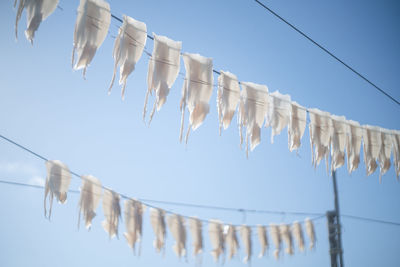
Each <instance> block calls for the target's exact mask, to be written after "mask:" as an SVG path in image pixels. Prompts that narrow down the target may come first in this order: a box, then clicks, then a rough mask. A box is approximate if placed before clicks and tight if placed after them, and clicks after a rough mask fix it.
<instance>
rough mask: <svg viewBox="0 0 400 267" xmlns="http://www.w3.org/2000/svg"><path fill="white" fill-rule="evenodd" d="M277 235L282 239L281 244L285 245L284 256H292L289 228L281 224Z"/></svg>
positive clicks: (291, 240) (291, 239)
mask: <svg viewBox="0 0 400 267" xmlns="http://www.w3.org/2000/svg"><path fill="white" fill-rule="evenodd" d="M279 233H280V235H281V237H282V240H283V242H285V244H286V249H285V251H286V254H289V255H293V238H292V233H291V232H290V227H289V225H287V224H281V225H280V226H279Z"/></svg>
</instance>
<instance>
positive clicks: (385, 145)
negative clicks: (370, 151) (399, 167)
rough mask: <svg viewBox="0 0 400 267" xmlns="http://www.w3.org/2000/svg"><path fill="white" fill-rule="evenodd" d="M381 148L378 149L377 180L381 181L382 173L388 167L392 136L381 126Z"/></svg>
mask: <svg viewBox="0 0 400 267" xmlns="http://www.w3.org/2000/svg"><path fill="white" fill-rule="evenodd" d="M380 131H381V142H382V145H381V150H380V151H379V155H378V161H379V168H380V173H379V182H381V181H382V175H384V174H385V173H386V172H387V171H388V170H389V168H390V155H391V154H392V136H391V133H390V132H389V131H388V130H386V129H383V128H381V129H380Z"/></svg>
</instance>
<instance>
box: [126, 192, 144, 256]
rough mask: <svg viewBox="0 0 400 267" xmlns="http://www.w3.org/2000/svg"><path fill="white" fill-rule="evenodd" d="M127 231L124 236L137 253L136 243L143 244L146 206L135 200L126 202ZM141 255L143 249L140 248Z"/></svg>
mask: <svg viewBox="0 0 400 267" xmlns="http://www.w3.org/2000/svg"><path fill="white" fill-rule="evenodd" d="M124 207H125V230H126V232H125V233H124V236H125V238H126V241H127V242H128V245H129V246H130V247H131V248H132V250H133V252H134V253H135V246H136V243H139V242H141V239H142V233H143V213H144V210H145V206H144V205H143V204H142V203H141V202H139V201H137V200H135V199H127V200H125V204H124ZM140 253H141V247H140V246H139V255H140Z"/></svg>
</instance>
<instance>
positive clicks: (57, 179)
mask: <svg viewBox="0 0 400 267" xmlns="http://www.w3.org/2000/svg"><path fill="white" fill-rule="evenodd" d="M46 169H47V178H46V184H45V196H44V207H45V216H48V218H50V216H51V209H52V203H53V198H54V197H56V199H57V200H58V202H60V203H65V201H66V200H67V193H68V190H69V185H70V182H71V173H70V171H69V169H68V167H67V166H66V165H65V164H63V163H62V162H60V161H58V160H51V161H47V162H46ZM81 178H82V186H81V188H80V200H79V219H78V226H79V222H80V220H81V215H82V216H83V220H84V221H85V226H86V228H90V227H91V225H92V220H93V218H94V217H95V216H96V210H97V208H98V206H99V204H100V200H101V197H102V198H103V203H102V204H103V205H102V206H103V213H104V217H105V220H104V221H103V222H102V226H103V228H104V230H105V231H106V232H107V233H108V234H109V236H110V238H112V237H114V236H118V225H119V220H120V217H121V213H122V212H121V207H120V198H121V197H120V195H119V194H118V193H117V192H114V191H112V190H110V189H107V188H104V187H103V186H102V185H101V183H100V181H99V180H98V179H97V178H96V177H94V176H92V175H84V176H82V177H81ZM48 198H49V201H50V208H49V212H48V214H47V203H46V201H47V199H48ZM145 210H146V205H144V204H143V203H141V202H140V201H138V200H135V199H132V198H129V199H126V200H125V202H124V215H125V216H124V221H125V233H124V236H125V238H126V240H127V242H128V245H129V246H130V247H131V248H132V249H133V251H134V252H135V251H138V252H139V254H140V250H141V249H140V244H141V239H142V233H143V215H144V212H145ZM186 218H187V219H185V218H184V217H183V216H181V215H179V214H174V213H171V214H170V215H169V216H166V211H164V210H163V209H160V208H155V207H152V208H151V209H150V222H151V226H152V228H153V232H154V236H155V238H154V242H153V245H154V248H155V249H156V251H157V252H161V251H164V250H165V241H166V233H167V226H168V229H169V231H170V233H171V235H172V237H173V238H174V240H175V245H174V246H173V250H174V252H175V253H176V254H177V256H178V257H184V256H186V255H187V253H186V251H187V248H186V246H187V245H186V243H187V233H186V231H187V230H186V228H187V226H188V228H189V232H190V234H191V240H192V245H193V255H194V256H195V257H196V258H197V257H198V256H199V255H200V254H201V253H202V252H203V250H204V244H203V220H200V219H198V218H196V217H186ZM207 223H208V226H209V229H208V232H209V237H210V242H211V246H212V250H211V254H212V256H213V257H214V260H215V261H223V260H224V258H225V253H226V252H227V253H228V259H231V258H232V257H234V256H235V255H236V254H237V252H238V249H239V239H238V233H239V235H240V240H241V245H242V246H243V249H244V253H245V255H246V256H245V258H244V262H248V261H250V258H251V256H252V253H253V252H252V250H253V248H252V229H251V227H250V226H247V225H241V226H239V227H237V226H234V225H232V224H225V223H223V222H221V221H218V220H210V221H208V222H207ZM304 227H305V232H306V234H307V236H308V240H309V247H310V249H313V248H314V245H315V241H316V237H315V231H314V225H313V222H312V221H311V220H310V219H306V220H305V221H304ZM267 229H268V230H269V234H268V233H267ZM256 231H257V236H258V240H259V244H260V248H261V251H260V254H259V257H260V258H261V257H263V256H264V255H265V254H266V253H267V250H268V248H269V238H270V239H271V240H272V243H273V244H274V247H275V250H274V256H275V257H276V258H279V256H280V254H281V253H280V252H281V250H282V247H283V243H284V244H285V251H286V253H287V254H290V255H292V254H293V253H294V246H295V243H296V244H297V248H298V250H299V251H301V252H303V251H304V250H305V238H304V234H303V226H302V224H301V223H300V222H297V221H296V222H293V223H292V224H280V225H276V224H269V226H264V225H258V226H257V230H256ZM268 237H269V238H268ZM136 245H139V248H137V249H136V248H135V247H136Z"/></svg>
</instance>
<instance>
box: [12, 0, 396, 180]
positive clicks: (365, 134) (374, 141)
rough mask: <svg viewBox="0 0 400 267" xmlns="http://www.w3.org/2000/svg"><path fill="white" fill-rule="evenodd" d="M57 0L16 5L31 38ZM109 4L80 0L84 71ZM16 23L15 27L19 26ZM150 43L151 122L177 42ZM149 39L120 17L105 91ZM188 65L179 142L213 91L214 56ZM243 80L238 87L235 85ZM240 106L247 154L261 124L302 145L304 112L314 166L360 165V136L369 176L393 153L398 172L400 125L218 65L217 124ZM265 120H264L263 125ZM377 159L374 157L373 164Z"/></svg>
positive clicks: (172, 74)
mask: <svg viewBox="0 0 400 267" xmlns="http://www.w3.org/2000/svg"><path fill="white" fill-rule="evenodd" d="M57 2H58V1H53V0H40V1H39V0H30V1H28V0H21V1H20V5H19V7H18V13H17V20H16V24H17V22H18V20H19V18H20V16H21V13H22V11H23V9H24V8H25V9H26V10H27V20H28V23H27V25H28V28H27V30H26V35H27V38H28V39H29V40H31V41H32V39H33V35H34V32H35V31H36V29H37V28H38V26H39V24H40V21H41V20H44V19H45V18H46V17H47V16H48V15H50V14H51V13H52V12H53V11H54V9H55V7H56V4H57ZM110 20H111V13H110V6H109V5H108V3H106V2H105V1H103V0H81V1H80V5H79V7H78V15H77V20H76V24H75V32H74V50H73V58H72V61H73V63H74V61H75V52H76V54H77V60H76V64H75V66H74V68H75V69H81V68H83V69H84V71H83V72H84V73H85V71H86V68H87V66H88V65H89V64H90V62H91V61H92V59H93V57H94V55H95V53H96V50H97V48H98V47H99V46H100V45H101V44H102V42H103V41H104V39H105V37H106V35H107V32H108V28H109V25H110ZM16 29H17V25H16ZM153 38H154V47H153V53H152V55H151V57H150V60H149V68H148V77H147V83H148V89H147V93H146V97H145V104H144V109H143V120H145V117H146V112H147V103H148V97H149V95H150V94H151V95H153V94H154V95H155V101H154V104H153V108H152V111H151V113H150V117H149V123H150V122H151V120H152V118H153V115H154V113H155V110H156V109H157V110H160V109H161V107H162V106H163V104H164V103H165V102H166V99H167V95H168V94H169V90H170V88H171V87H172V85H173V84H174V82H175V80H176V79H177V76H178V74H179V70H180V57H181V54H182V53H181V48H182V43H181V42H179V41H174V40H171V39H169V38H167V37H165V36H159V35H156V34H153ZM146 39H147V27H146V24H145V23H143V22H140V21H137V20H135V19H133V18H131V17H128V16H124V17H123V23H122V26H121V27H120V29H119V32H118V36H117V38H116V40H115V46H114V51H113V57H114V60H115V65H114V73H113V76H112V82H111V85H110V89H109V90H111V87H112V85H113V83H114V79H115V75H116V70H117V68H118V66H119V67H120V79H119V83H120V84H121V85H122V97H124V92H125V87H126V81H127V77H128V76H129V74H130V73H131V72H132V71H133V70H134V69H135V64H136V63H137V61H138V60H139V59H140V58H141V56H142V53H143V50H144V47H145V45H146ZM182 57H183V62H184V65H185V69H186V75H185V79H184V84H183V87H182V98H181V101H180V109H181V113H182V115H181V129H180V140H181V141H182V139H183V128H184V120H185V110H186V108H187V110H188V111H189V126H188V129H187V131H186V134H185V140H186V142H187V140H188V137H189V134H190V130H191V129H192V130H196V129H197V128H198V127H199V126H200V125H201V124H202V123H203V122H204V120H205V117H206V116H207V114H208V113H209V110H210V107H209V102H210V98H211V95H212V90H213V63H212V59H211V58H206V57H203V56H201V55H199V54H189V53H183V54H182ZM240 86H241V87H242V90H240ZM236 109H238V114H237V117H238V123H239V129H240V142H241V144H242V143H243V135H242V129H243V128H245V138H244V139H245V143H246V154H247V155H248V148H249V146H250V150H253V149H254V148H255V147H256V146H257V145H258V144H259V143H260V141H261V128H262V127H263V125H265V127H271V129H272V134H271V137H272V138H271V139H272V141H273V137H274V135H277V134H279V133H281V131H282V130H283V129H284V128H285V127H287V128H288V141H289V149H290V151H293V150H296V149H298V148H299V147H300V144H301V138H302V136H303V134H304V131H305V127H306V121H307V111H308V113H309V117H310V125H309V127H310V143H311V149H312V162H313V164H314V166H317V165H318V164H319V163H320V161H321V160H322V159H323V158H325V159H326V166H327V169H328V166H329V164H328V159H329V156H330V158H331V169H332V170H336V169H337V168H339V167H341V166H343V165H344V163H345V154H347V168H348V171H349V172H350V173H351V172H352V171H354V170H355V169H357V168H358V165H359V162H360V149H361V142H362V140H363V151H364V162H365V165H366V170H367V175H370V174H372V173H374V172H375V170H376V169H377V166H378V165H379V167H380V180H381V176H382V175H383V174H384V173H386V172H387V170H388V169H389V168H390V166H391V154H392V151H393V162H394V166H395V172H396V175H397V177H399V175H400V131H395V130H386V129H383V128H379V127H373V126H368V125H367V126H361V125H359V123H357V122H355V121H350V120H346V119H345V118H344V117H339V116H335V115H331V114H329V113H327V112H323V111H320V110H318V109H306V108H304V107H302V106H300V105H299V104H297V103H296V102H292V101H291V98H290V96H289V95H282V94H280V93H279V92H277V91H276V92H272V93H269V91H268V88H267V86H265V85H260V84H255V83H251V82H239V81H238V79H237V77H236V76H235V75H234V74H232V73H230V72H227V71H220V75H219V77H218V91H217V110H218V118H219V124H220V132H221V129H222V127H223V128H224V129H226V128H228V126H229V125H230V123H231V121H232V118H233V116H234V114H235V111H236ZM264 121H265V123H264ZM377 162H378V163H377Z"/></svg>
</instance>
